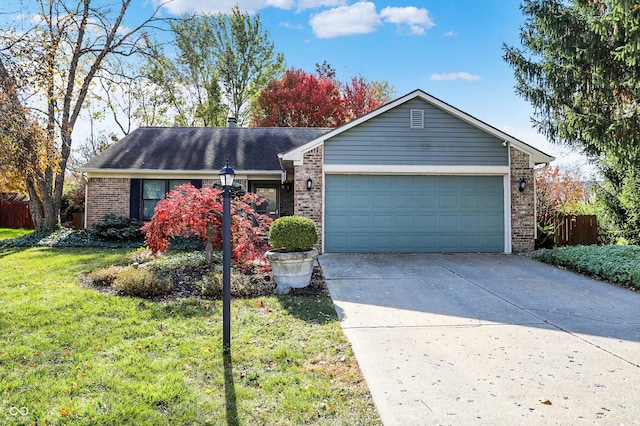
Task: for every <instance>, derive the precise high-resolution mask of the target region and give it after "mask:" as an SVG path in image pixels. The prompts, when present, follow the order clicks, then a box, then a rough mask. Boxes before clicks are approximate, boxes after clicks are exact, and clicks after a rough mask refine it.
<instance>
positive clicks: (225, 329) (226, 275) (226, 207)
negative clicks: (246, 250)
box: [218, 160, 236, 352]
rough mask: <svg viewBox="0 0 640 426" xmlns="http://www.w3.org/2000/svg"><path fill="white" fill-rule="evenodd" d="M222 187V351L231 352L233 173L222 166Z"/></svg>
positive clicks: (229, 167) (220, 174) (228, 167)
mask: <svg viewBox="0 0 640 426" xmlns="http://www.w3.org/2000/svg"><path fill="white" fill-rule="evenodd" d="M218 175H219V176H220V184H221V185H222V188H223V191H222V349H223V350H224V351H225V352H229V351H230V350H231V191H230V190H229V189H230V188H231V185H233V178H234V177H235V175H236V174H235V172H234V171H233V169H232V168H231V166H229V160H227V165H226V166H224V167H223V168H222V169H221V170H220V173H219V174H218Z"/></svg>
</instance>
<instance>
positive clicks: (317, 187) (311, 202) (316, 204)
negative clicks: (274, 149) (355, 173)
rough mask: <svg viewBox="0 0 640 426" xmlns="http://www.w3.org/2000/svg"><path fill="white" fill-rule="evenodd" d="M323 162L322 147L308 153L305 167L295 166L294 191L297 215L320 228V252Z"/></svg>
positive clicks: (304, 157) (320, 245) (304, 159)
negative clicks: (309, 187) (308, 185)
mask: <svg viewBox="0 0 640 426" xmlns="http://www.w3.org/2000/svg"><path fill="white" fill-rule="evenodd" d="M322 161H323V147H322V146H319V147H317V148H314V149H312V150H311V151H308V152H306V153H305V154H304V156H303V165H301V166H295V170H294V176H295V177H294V182H293V190H292V191H293V203H294V211H295V214H296V215H298V216H304V217H308V218H309V219H311V220H313V221H314V222H315V223H316V226H317V227H318V233H319V234H320V241H318V245H317V246H316V247H317V248H318V250H319V251H320V248H321V247H322ZM308 178H311V179H312V180H313V187H312V189H311V191H308V190H307V179H308Z"/></svg>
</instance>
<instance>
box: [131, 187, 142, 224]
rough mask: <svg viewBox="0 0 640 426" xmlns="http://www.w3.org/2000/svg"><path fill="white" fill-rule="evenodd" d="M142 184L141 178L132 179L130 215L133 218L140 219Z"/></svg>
mask: <svg viewBox="0 0 640 426" xmlns="http://www.w3.org/2000/svg"><path fill="white" fill-rule="evenodd" d="M141 184H142V180H141V179H131V188H130V190H129V217H130V218H131V219H137V220H140V201H141V199H142V198H141V197H142V194H141Z"/></svg>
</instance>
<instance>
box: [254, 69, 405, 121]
mask: <svg viewBox="0 0 640 426" xmlns="http://www.w3.org/2000/svg"><path fill="white" fill-rule="evenodd" d="M316 73H317V75H316V74H309V73H307V72H305V71H304V70H301V69H294V68H291V69H289V70H287V71H286V73H285V75H284V76H283V77H282V78H281V79H280V80H275V81H271V82H270V83H269V84H268V85H267V86H266V87H265V88H264V89H263V90H262V91H261V92H260V95H259V96H258V98H257V99H256V100H255V102H253V105H252V125H253V126H265V127H276V126H278V127H336V126H339V125H341V124H344V123H346V122H347V121H350V120H353V119H355V118H358V117H360V116H362V115H364V114H366V113H368V112H370V111H372V110H374V109H376V108H378V107H379V106H381V105H382V104H384V103H385V102H386V101H388V100H389V96H392V95H393V93H394V90H393V88H392V87H391V86H389V84H388V83H387V82H369V81H367V80H366V79H365V78H364V77H362V76H359V77H353V78H352V79H351V81H350V82H348V83H344V84H342V83H340V82H339V81H337V80H336V79H335V70H334V69H333V68H331V66H330V65H329V64H327V63H326V61H325V62H323V64H322V65H318V64H316Z"/></svg>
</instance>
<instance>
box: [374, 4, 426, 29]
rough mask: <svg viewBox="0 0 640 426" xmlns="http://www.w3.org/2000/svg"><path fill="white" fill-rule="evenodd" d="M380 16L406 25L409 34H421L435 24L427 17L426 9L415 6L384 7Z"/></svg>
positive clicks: (393, 22)
mask: <svg viewBox="0 0 640 426" xmlns="http://www.w3.org/2000/svg"><path fill="white" fill-rule="evenodd" d="M380 16H381V17H382V19H384V21H385V22H390V23H392V24H396V25H398V26H404V25H406V26H408V27H409V32H410V33H411V34H417V35H421V34H424V32H425V30H427V29H429V28H431V27H433V26H434V25H435V24H434V23H433V21H432V20H431V18H429V11H428V10H427V9H418V8H417V7H415V6H408V7H391V6H389V7H385V8H384V9H382V11H381V12H380Z"/></svg>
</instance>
